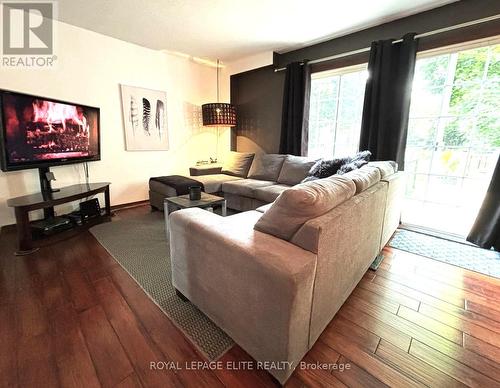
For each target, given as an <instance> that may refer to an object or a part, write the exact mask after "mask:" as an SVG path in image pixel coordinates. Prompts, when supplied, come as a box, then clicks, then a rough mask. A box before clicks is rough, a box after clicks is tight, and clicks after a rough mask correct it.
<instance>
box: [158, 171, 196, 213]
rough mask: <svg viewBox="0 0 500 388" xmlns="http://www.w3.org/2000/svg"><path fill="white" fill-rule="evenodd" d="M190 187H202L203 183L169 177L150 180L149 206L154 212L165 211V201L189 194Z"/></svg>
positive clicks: (180, 176) (174, 176)
mask: <svg viewBox="0 0 500 388" xmlns="http://www.w3.org/2000/svg"><path fill="white" fill-rule="evenodd" d="M190 186H201V189H202V191H204V186H203V183H202V182H199V181H197V180H194V179H191V178H188V177H185V176H182V175H169V176H161V177H154V178H150V179H149V204H150V206H151V209H152V210H161V211H163V200H164V199H165V198H168V197H176V196H178V195H184V194H188V193H189V187H190Z"/></svg>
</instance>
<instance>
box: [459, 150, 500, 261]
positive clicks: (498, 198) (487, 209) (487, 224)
mask: <svg viewBox="0 0 500 388" xmlns="http://www.w3.org/2000/svg"><path fill="white" fill-rule="evenodd" d="M467 241H470V242H471V243H473V244H476V245H478V246H480V247H481V248H486V249H491V248H492V247H493V249H495V251H499V252H500V156H499V157H498V160H497V165H496V167H495V171H494V172H493V177H492V178H491V182H490V186H489V187H488V191H487V192H486V197H485V198H484V201H483V204H482V205H481V209H480V210H479V214H478V215H477V217H476V221H475V222H474V225H473V226H472V229H471V231H470V233H469V235H468V236H467Z"/></svg>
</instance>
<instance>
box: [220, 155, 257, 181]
mask: <svg viewBox="0 0 500 388" xmlns="http://www.w3.org/2000/svg"><path fill="white" fill-rule="evenodd" d="M254 155H255V154H252V153H244V152H233V151H231V152H229V153H227V154H226V155H225V158H224V164H223V165H222V170H221V173H222V174H227V175H233V176H238V177H241V178H246V177H247V175H248V170H250V166H251V164H252V160H253V157H254Z"/></svg>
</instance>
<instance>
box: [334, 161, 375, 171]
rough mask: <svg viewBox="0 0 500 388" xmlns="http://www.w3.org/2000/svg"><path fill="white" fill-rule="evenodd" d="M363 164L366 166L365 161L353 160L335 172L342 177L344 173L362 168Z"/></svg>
mask: <svg viewBox="0 0 500 388" xmlns="http://www.w3.org/2000/svg"><path fill="white" fill-rule="evenodd" d="M365 164H368V162H367V161H366V160H353V161H352V162H350V163H346V164H344V165H342V166H340V168H339V170H338V171H337V174H339V175H344V174H345V173H346V172H349V171H353V170H357V169H358V168H360V167H362V166H364V165H365Z"/></svg>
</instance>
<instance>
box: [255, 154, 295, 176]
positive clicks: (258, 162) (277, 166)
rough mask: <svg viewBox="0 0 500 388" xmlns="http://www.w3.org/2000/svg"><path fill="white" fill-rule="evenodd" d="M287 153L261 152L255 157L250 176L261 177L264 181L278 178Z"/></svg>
mask: <svg viewBox="0 0 500 388" xmlns="http://www.w3.org/2000/svg"><path fill="white" fill-rule="evenodd" d="M285 158H286V155H280V154H260V155H255V157H254V158H253V162H252V166H251V167H250V172H249V173H248V177H249V178H252V179H260V180H264V181H273V182H276V181H277V180H278V176H279V175H280V171H281V167H282V166H283V162H284V161H285Z"/></svg>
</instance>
